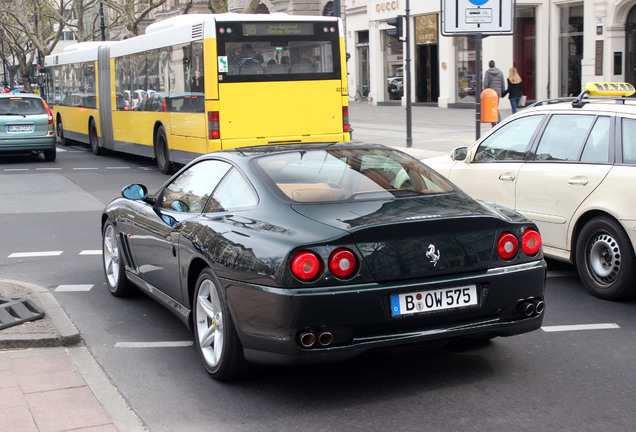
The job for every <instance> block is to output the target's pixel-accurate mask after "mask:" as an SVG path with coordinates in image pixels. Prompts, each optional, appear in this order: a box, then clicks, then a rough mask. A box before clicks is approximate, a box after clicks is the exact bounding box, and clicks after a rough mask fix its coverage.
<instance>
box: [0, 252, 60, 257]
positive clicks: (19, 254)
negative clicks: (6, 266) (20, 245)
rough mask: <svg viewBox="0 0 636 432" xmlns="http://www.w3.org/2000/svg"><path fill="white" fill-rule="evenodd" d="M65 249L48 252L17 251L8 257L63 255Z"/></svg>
mask: <svg viewBox="0 0 636 432" xmlns="http://www.w3.org/2000/svg"><path fill="white" fill-rule="evenodd" d="M62 252H63V251H46V252H15V253H12V254H11V255H9V256H8V257H7V258H33V257H44V256H58V255H62Z"/></svg>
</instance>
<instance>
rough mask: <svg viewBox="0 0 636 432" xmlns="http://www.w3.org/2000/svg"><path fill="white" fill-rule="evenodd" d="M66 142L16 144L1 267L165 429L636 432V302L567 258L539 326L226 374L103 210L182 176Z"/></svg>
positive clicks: (5, 174)
mask: <svg viewBox="0 0 636 432" xmlns="http://www.w3.org/2000/svg"><path fill="white" fill-rule="evenodd" d="M389 108H393V109H399V107H389ZM394 114H395V113H394ZM465 115H470V113H467V114H465ZM396 118H397V117H396ZM360 129H362V128H360ZM387 130H388V131H383V130H379V131H371V130H369V131H367V135H374V134H375V135H378V137H379V138H380V139H385V137H386V135H387V134H390V133H391V132H390V130H389V129H387ZM359 132H360V134H362V130H360V131H359ZM438 132H439V131H438ZM439 133H440V136H442V135H443V134H442V133H441V132H439ZM469 133H470V132H464V138H462V139H464V140H466V141H468V140H470V138H469V137H468V135H469ZM362 135H363V134H362ZM458 135H461V134H458ZM374 140H375V138H374ZM455 141H456V140H452V139H451V140H448V141H447V142H445V143H436V144H435V145H437V146H438V147H439V151H440V152H445V151H447V150H448V148H452V146H453V145H454V143H455ZM460 141H461V140H460ZM418 143H419V141H418ZM418 145H419V144H418ZM59 149H60V152H59V153H58V160H57V161H56V162H54V163H47V162H44V160H43V159H33V158H30V157H0V184H1V185H2V187H1V188H0V202H1V203H2V204H1V205H0V227H1V228H0V229H1V233H2V236H1V238H2V241H1V242H0V274H1V275H2V278H4V279H14V280H21V281H25V282H30V283H34V284H37V285H40V286H43V287H45V288H48V289H50V290H51V291H52V292H53V294H54V296H55V297H56V299H57V300H58V301H59V303H60V304H61V305H62V306H63V308H64V309H65V310H66V312H67V313H68V314H69V316H70V318H71V319H72V320H73V322H74V323H75V324H76V326H77V327H78V328H79V330H80V332H81V334H82V337H83V339H84V341H85V343H86V345H87V346H88V348H89V350H90V352H91V353H92V354H93V356H94V357H95V359H96V360H97V362H98V363H99V364H100V365H101V366H102V368H103V369H104V371H105V372H106V374H107V375H108V377H110V379H111V380H112V382H113V384H114V385H115V386H116V387H117V389H118V390H119V391H120V392H121V394H122V395H123V396H124V398H125V399H126V401H127V402H128V403H129V405H130V407H131V408H132V409H133V410H134V411H135V413H136V414H137V415H138V416H139V417H140V418H141V420H142V421H143V422H144V423H145V425H146V426H147V427H148V429H149V430H150V431H152V432H160V431H210V430H215V431H250V432H255V431H299V430H302V431H347V432H351V431H365V432H368V431H388V430H399V431H480V432H481V431H510V430H516V431H536V430H564V431H574V430H576V431H601V430H602V431H631V430H633V424H634V423H635V422H636V410H634V408H635V405H636V395H635V394H634V388H633V385H632V383H633V382H635V380H636V372H635V371H634V368H633V366H632V359H633V358H635V357H636V345H635V344H634V343H633V340H634V332H635V330H636V313H635V312H636V302H625V303H612V302H607V301H602V300H599V299H596V298H594V297H591V296H590V295H589V294H587V293H586V292H585V291H584V289H583V287H582V285H581V283H580V282H579V280H578V278H577V276H576V273H575V272H574V269H573V268H572V267H571V266H567V265H562V264H559V263H555V262H549V263H548V264H549V277H548V284H547V293H546V312H545V313H546V316H545V322H544V327H543V328H542V329H541V330H539V331H536V332H533V333H530V334H526V335H521V336H515V337H511V338H499V339H495V340H494V341H492V342H491V343H489V344H482V345H477V346H471V345H466V344H464V345H459V344H454V345H450V346H430V347H425V348H421V349H418V350H410V351H406V350H396V351H392V352H383V353H375V354H369V355H365V356H362V357H360V358H357V359H354V360H352V361H349V362H346V363H340V364H335V365H330V366H314V367H297V368H268V369H264V370H261V371H259V372H258V373H257V374H255V375H254V376H252V377H250V378H249V379H245V380H242V381H239V382H236V383H231V384H223V383H218V382H215V381H213V380H211V379H210V378H209V377H208V376H207V374H206V373H205V372H204V369H203V367H202V366H201V364H200V361H199V359H198V357H197V355H196V352H195V351H194V348H193V346H192V336H191V334H190V333H189V332H188V330H187V329H186V328H185V327H184V326H183V325H182V324H181V322H180V321H178V320H177V319H176V318H175V317H173V316H172V314H171V313H170V312H168V311H167V310H165V309H163V308H162V307H161V306H159V305H157V304H156V303H154V302H153V301H151V300H150V299H149V298H147V297H146V296H144V295H142V294H140V295H138V296H136V297H133V298H130V299H118V298H115V297H112V296H111V295H110V294H109V293H108V292H107V289H106V287H105V283H104V276H103V270H102V266H101V255H100V250H101V234H100V232H99V216H100V211H101V209H102V208H103V206H104V204H106V203H107V202H108V201H109V200H110V199H112V198H114V197H115V196H117V195H118V194H119V191H120V190H121V188H122V187H123V186H125V185H127V184H129V183H133V182H140V183H144V184H146V185H147V186H148V187H149V189H150V190H154V189H156V188H157V187H158V186H159V185H161V184H162V183H163V182H164V181H165V180H166V179H167V177H166V176H164V175H162V174H161V173H159V172H158V170H156V168H155V167H154V164H153V162H152V161H150V160H148V159H143V158H136V157H129V156H124V155H108V156H104V157H96V156H94V155H93V154H92V153H90V151H89V149H88V148H87V147H83V146H71V147H59ZM436 151H437V150H436ZM563 326H573V327H563Z"/></svg>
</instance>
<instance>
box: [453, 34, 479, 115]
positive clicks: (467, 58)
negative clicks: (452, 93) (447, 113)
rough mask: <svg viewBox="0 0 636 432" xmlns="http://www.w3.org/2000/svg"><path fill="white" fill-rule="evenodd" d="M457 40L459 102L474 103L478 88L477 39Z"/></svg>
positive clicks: (458, 38)
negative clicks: (476, 88)
mask: <svg viewBox="0 0 636 432" xmlns="http://www.w3.org/2000/svg"><path fill="white" fill-rule="evenodd" d="M454 39H455V44H456V48H455V55H456V56H457V57H456V59H455V64H456V65H457V71H456V72H457V76H456V79H457V102H460V103H474V102H475V87H476V81H475V79H476V75H475V70H476V64H475V38H473V37H467V36H460V37H456V38H454Z"/></svg>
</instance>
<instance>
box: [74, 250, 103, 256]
mask: <svg viewBox="0 0 636 432" xmlns="http://www.w3.org/2000/svg"><path fill="white" fill-rule="evenodd" d="M79 254H80V255H101V254H102V251H101V249H93V250H88V249H87V250H83V251H81V252H80V253H79Z"/></svg>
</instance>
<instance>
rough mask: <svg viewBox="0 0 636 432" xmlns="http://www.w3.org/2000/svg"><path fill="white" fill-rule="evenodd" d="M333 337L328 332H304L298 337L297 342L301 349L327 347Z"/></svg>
mask: <svg viewBox="0 0 636 432" xmlns="http://www.w3.org/2000/svg"><path fill="white" fill-rule="evenodd" d="M333 340H334V336H333V333H331V332H330V331H328V330H319V331H313V330H306V331H302V332H301V333H300V334H299V336H298V342H299V343H300V346H302V347H303V348H316V347H328V346H330V345H331V344H332V343H333Z"/></svg>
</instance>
